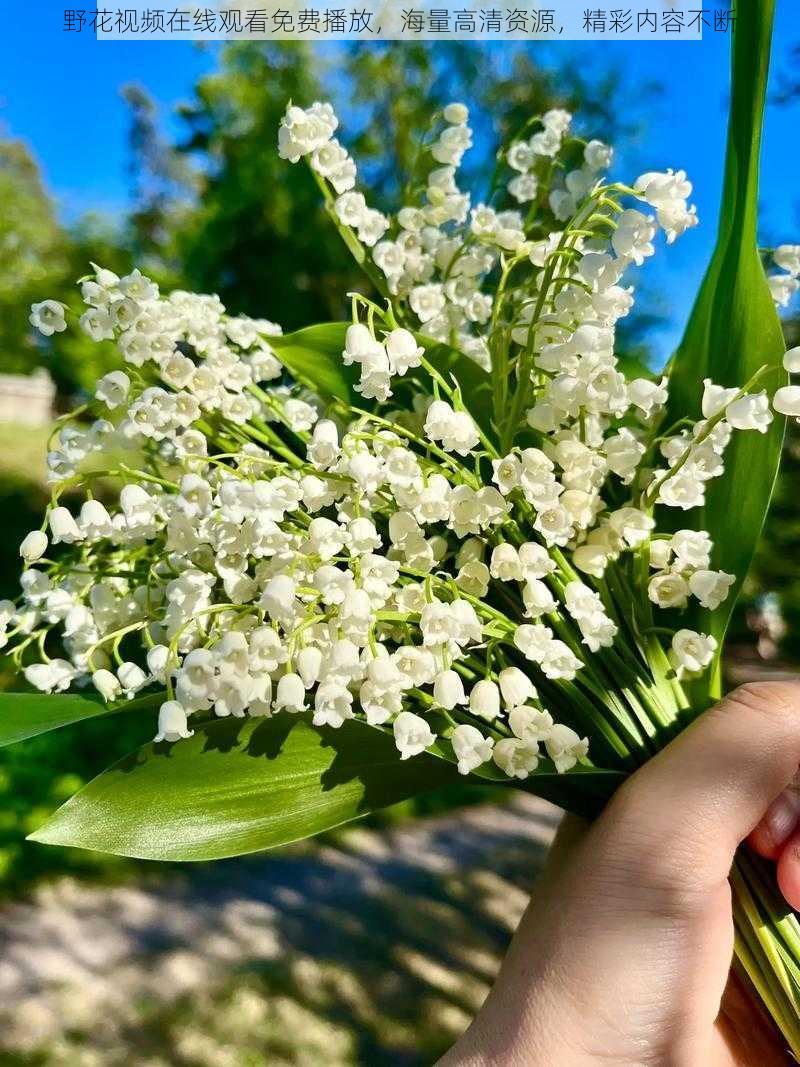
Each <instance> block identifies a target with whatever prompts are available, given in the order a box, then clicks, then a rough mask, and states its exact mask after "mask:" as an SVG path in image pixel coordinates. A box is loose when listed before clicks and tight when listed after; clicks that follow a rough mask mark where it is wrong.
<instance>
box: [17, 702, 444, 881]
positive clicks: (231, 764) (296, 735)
mask: <svg viewBox="0 0 800 1067" xmlns="http://www.w3.org/2000/svg"><path fill="white" fill-rule="evenodd" d="M456 780H458V773H457V771H456V770H455V768H454V767H453V766H452V765H451V764H450V763H447V762H446V761H444V760H441V759H436V758H435V757H434V756H428V755H421V756H418V757H416V758H414V759H411V760H407V761H401V760H400V759H399V757H398V754H397V750H396V748H395V745H394V741H393V739H392V737H391V736H390V735H389V734H387V733H384V732H383V731H381V730H378V729H375V728H374V727H371V726H367V725H366V724H364V723H360V722H355V721H352V720H351V721H350V722H346V723H345V724H344V725H343V726H342V727H341V729H339V730H332V729H330V728H322V729H317V728H315V727H312V726H311V725H310V724H309V722H308V719H307V718H306V717H305V716H292V715H279V716H276V717H275V718H270V719H238V720H225V721H219V720H218V721H216V722H213V723H208V724H205V725H203V726H200V727H198V729H197V731H196V733H195V736H194V737H193V738H191V739H189V740H185V741H179V742H177V743H176V744H174V745H168V744H159V745H152V744H151V745H145V746H144V747H142V748H141V749H139V750H138V751H137V752H135V753H133V754H132V755H131V756H129V757H127V758H126V759H124V760H122V761H121V762H119V763H117V764H116V765H115V766H113V767H112V768H110V769H109V770H107V771H105V772H104V773H103V774H101V775H100V776H99V777H98V778H95V779H94V781H92V782H90V783H89V784H88V785H87V786H86V787H85V788H84V789H82V790H81V791H80V792H79V793H77V794H76V795H75V796H74V797H73V798H72V799H71V800H69V801H68V802H67V803H66V804H64V805H63V807H61V808H60V809H59V810H58V811H57V812H56V813H55V815H54V816H53V817H52V818H51V819H50V820H49V821H48V822H47V823H45V824H44V826H43V827H41V828H40V829H39V830H37V831H36V833H34V834H33V835H32V837H31V839H32V840H34V841H40V842H43V843H46V844H52V845H73V846H77V847H79V848H87V849H93V850H95V851H100V852H111V853H114V854H116V855H121V856H134V857H138V858H142V859H153V860H211V859H221V858H222V857H225V856H237V855H241V854H243V853H248V852H257V851H259V850H260V849H266V848H272V847H274V846H276V845H283V844H287V843H289V842H291V841H299V840H301V839H302V838H306V837H310V836H312V835H313V834H317V833H320V832H321V831H323V830H329V829H331V828H332V827H334V826H339V825H340V824H342V823H346V822H349V821H350V820H352V819H356V818H358V817H359V816H361V815H364V814H366V813H367V812H370V811H374V810H376V809H378V808H382V807H385V806H386V805H388V804H394V803H396V802H397V801H400V800H405V799H407V798H408V797H412V796H415V795H417V794H419V793H424V792H427V791H428V790H431V789H436V788H438V787H439V786H442V785H445V784H446V783H448V782H453V781H456Z"/></svg>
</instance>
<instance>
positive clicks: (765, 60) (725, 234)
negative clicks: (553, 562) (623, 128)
mask: <svg viewBox="0 0 800 1067" xmlns="http://www.w3.org/2000/svg"><path fill="white" fill-rule="evenodd" d="M773 15H774V0H758V2H757V3H756V2H755V0H754V2H751V3H746V4H741V5H739V8H738V9H737V19H736V29H735V31H734V38H733V53H732V55H733V60H732V93H731V106H730V116H729V123H728V146H727V155H726V164H725V182H724V189H723V198H722V206H721V212H720V223H719V232H718V235H717V244H716V247H715V250H714V253H713V256H712V259H711V263H710V264H709V267H708V271H707V273H706V276H705V279H704V281H703V284H702V286H701V288H700V292H699V294H698V297H697V301H696V303H695V306H694V309H693V311H692V314H691V317H690V319H689V323H688V325H687V328H686V334H685V336H684V338H683V341H682V342H681V345H680V348H679V349H678V351H677V353H676V355H675V357H674V359H673V362H672V365H671V368H670V379H671V386H670V408H669V412H668V417H667V423H669V424H671V423H673V422H674V421H675V420H677V419H680V418H683V417H685V416H689V417H690V418H691V419H693V420H696V419H699V418H700V417H701V411H700V400H701V397H702V392H703V379H704V378H711V379H712V380H713V381H715V382H717V383H718V384H720V385H724V386H743V385H744V384H745V383H746V382H747V381H749V379H750V378H751V377H752V376H753V375H754V374H755V373H756V372H757V371H758V370H759V369H760V368H761V367H763V366H766V367H768V368H769V373H768V374H767V375H766V376H765V377H764V379H763V380H762V381H761V382H760V383H759V385H758V386H757V388H762V387H764V388H766V389H767V392H768V393H769V394H770V396H771V395H772V393H773V392H774V391H775V389H776V388H778V386H780V385H782V384H784V382H785V380H786V376H785V373H784V372H783V370H782V366H781V364H782V357H783V352H784V348H785V345H784V341H783V335H782V332H781V326H780V320H779V319H778V315H777V312H776V310H775V306H774V304H773V301H772V298H771V296H770V292H769V288H768V286H767V282H766V277H765V274H764V270H763V268H762V265H761V261H760V257H759V254H758V248H757V233H756V229H757V211H758V170H759V154H760V147H761V127H762V118H763V111H764V100H765V93H766V84H767V72H768V67H769V52H770V40H771V33H772V21H773ZM783 434H784V420H783V419H781V418H776V419H775V421H774V422H773V424H772V426H771V427H770V429H769V432H768V433H766V434H763V435H762V434H759V433H757V432H755V431H753V430H749V431H740V432H738V433H735V434H734V438H733V441H732V443H731V445H730V446H729V448H728V450H727V452H726V454H725V474H724V475H723V476H722V477H720V478H717V479H715V480H714V481H712V482H711V483H710V485H709V487H708V493H707V500H706V504H705V506H704V507H702V508H695V509H694V510H692V511H689V512H685V513H684V512H681V514H680V515H679V516H676V515H675V513H674V511H672V513H671V514H668V513H667V511H668V510H670V509H662V515H661V522H662V523H663V524H666V523H671V524H672V525H673V526H674V527H679V526H683V527H686V526H692V527H694V528H697V529H703V530H707V531H708V532H709V534H710V535H711V538H712V540H713V541H714V546H715V547H714V556H713V560H712V566H714V567H715V568H719V569H722V570H724V571H727V572H728V573H730V574H734V575H736V586H735V587H734V589H733V591H732V595H731V596H729V597H728V599H727V600H726V601H725V603H724V604H723V605H722V606H721V607H720V608H718V609H717V610H716V611H714V612H709V611H704V610H702V609H698V610H697V611H696V613H695V617H694V618H693V619H691V620H690V621H688V622H687V623H686V624H687V625H694V626H696V627H697V628H699V629H701V630H704V631H706V632H708V633H711V634H713V635H714V636H715V637H716V638H717V640H718V641H719V642H720V645H721V644H722V638H723V637H724V635H725V631H726V629H727V626H728V622H729V619H730V614H731V611H732V609H733V605H734V602H735V598H736V595H738V592H739V590H740V589H741V585H742V582H743V581H744V579H745V576H746V574H747V570H748V568H749V566H750V563H751V560H752V558H753V553H754V551H755V547H756V543H757V541H758V538H759V535H760V533H761V529H762V526H763V524H764V519H765V516H766V513H767V509H768V507H769V502H770V498H771V496H772V490H773V487H774V484H775V479H776V476H777V471H778V464H779V462H780V455H781V445H782V441H783ZM719 685H720V678H719V661H718V662H717V667H716V669H715V671H714V672H713V674H712V675H711V678H710V681H709V682H708V683H703V684H702V685H701V686H699V687H697V686H695V687H694V694H693V695H694V697H695V700H694V702H695V703H696V704H697V706H698V707H702V706H704V705H705V703H707V700H708V698H709V697H711V696H716V695H718V692H719Z"/></svg>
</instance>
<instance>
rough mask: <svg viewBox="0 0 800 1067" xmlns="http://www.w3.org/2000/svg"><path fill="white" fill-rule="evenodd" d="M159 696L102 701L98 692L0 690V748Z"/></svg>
mask: <svg viewBox="0 0 800 1067" xmlns="http://www.w3.org/2000/svg"><path fill="white" fill-rule="evenodd" d="M163 699H164V693H163V692H158V693H152V694H150V695H148V696H143V697H139V699H138V700H129V701H124V702H122V703H119V704H106V703H105V702H104V701H103V700H102V699H101V698H100V697H99V696H96V695H92V696H82V695H80V694H78V693H0V748H2V747H4V746H5V745H13V744H15V743H16V742H17V741H25V740H26V739H27V738H29V737H36V735H37V734H45V733H47V732H48V731H49V730H57V729H58V728H59V727H61V726H71V725H72V724H73V723H76V722H81V721H82V720H83V719H94V718H97V716H98V715H111V714H114V713H116V712H118V711H136V710H137V709H141V710H150V709H151V708H157V707H158V705H159V704H160V703H161V702H162V701H163Z"/></svg>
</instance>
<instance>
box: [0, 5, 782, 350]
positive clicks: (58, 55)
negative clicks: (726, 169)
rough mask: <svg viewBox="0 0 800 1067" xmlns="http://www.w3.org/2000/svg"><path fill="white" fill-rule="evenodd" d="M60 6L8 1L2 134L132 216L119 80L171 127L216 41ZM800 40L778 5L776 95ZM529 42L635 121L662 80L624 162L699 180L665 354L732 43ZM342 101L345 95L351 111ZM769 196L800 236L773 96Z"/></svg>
mask: <svg viewBox="0 0 800 1067" xmlns="http://www.w3.org/2000/svg"><path fill="white" fill-rule="evenodd" d="M86 6H87V7H89V6H91V5H86ZM711 6H713V5H711ZM62 12H63V4H61V3H59V2H57V0H40V2H38V3H37V4H36V5H35V11H34V10H31V8H30V7H28V5H23V4H14V5H12V6H10V7H9V8H8V9H7V10H6V13H5V15H6V17H5V20H4V26H3V31H4V32H3V34H2V35H1V36H0V131H1V132H2V134H3V135H6V136H8V135H9V134H10V135H13V136H16V137H20V138H22V139H24V140H25V141H26V142H27V143H28V144H29V145H30V146H31V147H32V149H33V151H34V152H35V154H36V156H37V158H38V159H39V160H40V162H41V165H42V168H43V173H44V176H45V181H46V183H47V186H48V188H49V190H50V191H51V192H52V194H53V195H54V196H55V198H56V200H57V203H58V205H59V210H60V212H61V214H62V216H63V217H64V218H65V219H73V218H75V217H76V216H77V215H79V214H80V213H82V212H84V211H87V210H92V211H101V212H106V213H109V214H112V215H120V214H122V213H123V212H124V211H125V209H126V207H127V203H128V180H127V174H126V161H127V141H126V138H127V130H128V114H127V109H126V107H125V105H124V104H123V102H122V100H121V99H120V95H119V89H120V86H121V85H123V84H125V83H126V82H128V81H138V82H141V83H142V84H143V85H144V86H145V87H146V88H147V89H148V90H149V91H150V93H151V94H152V95H153V96H154V97H155V98H156V100H157V101H158V102H159V103H160V104H161V105H162V114H163V116H164V118H165V120H166V122H167V125H168V126H169V122H170V118H169V114H170V108H171V106H172V105H174V104H175V103H177V102H178V101H180V100H181V99H186V98H188V97H189V96H190V94H191V88H192V85H193V84H194V82H195V81H196V79H197V77H198V76H199V75H201V74H203V73H204V72H207V71H210V70H213V68H214V66H215V63H216V55H217V48H216V46H212V47H210V48H209V49H207V50H205V51H200V50H198V49H197V48H196V47H195V46H194V45H192V44H191V43H190V42H150V43H148V42H105V43H102V44H98V43H97V42H96V41H95V40H94V39H93V38H92V37H91V36H90V35H89V34H86V33H84V34H82V35H76V34H72V35H67V34H64V33H63V32H62V31H61V21H62V15H61V13H62ZM797 44H800V14H798V8H797V4H796V0H778V16H777V24H776V31H775V43H774V49H773V66H772V85H773V90H775V89H777V88H778V87H779V85H780V84H781V81H782V79H784V78H785V77H787V76H788V75H789V74H790V68H791V61H790V51H791V48H792V46H794V45H797ZM318 47H321V48H326V47H333V48H335V47H338V46H335V45H333V46H325V45H322V46H318ZM489 47H491V48H494V49H498V50H501V49H503V48H508V47H510V46H508V45H503V44H494V45H491V46H489ZM529 47H530V48H532V49H533V50H534V53H535V54H536V56H537V58H538V59H540V61H541V62H542V63H544V64H547V65H552V64H557V63H558V62H559V61H560V60H563V59H564V58H565V55H566V54H567V50H570V51H571V54H572V55H573V56H575V57H577V58H578V60H579V62H581V63H582V64H584V65H585V67H586V69H587V71H589V72H591V71H592V70H597V71H598V73H599V72H600V71H602V70H604V69H607V67H608V65H609V64H612V65H615V66H618V67H619V68H620V69H621V70H622V71H623V72H624V74H625V77H626V84H627V86H628V91H627V93H626V97H625V99H626V100H627V105H625V102H624V101H623V105H624V106H629V107H630V109H631V111H632V113H633V114H634V115H637V116H638V115H641V114H642V110H643V108H642V103H641V101H640V100H639V98H638V95H639V94H638V88H639V87H641V86H642V85H643V84H645V83H646V82H650V81H652V80H655V81H656V82H659V83H660V84H661V85H662V87H663V92H662V93H661V94H660V95H658V96H656V97H655V98H649V99H648V100H647V103H646V105H645V107H644V113H645V117H646V121H647V128H646V133H645V136H644V137H643V138H642V140H641V141H640V142H639V143H635V144H628V145H620V146H618V166H617V171H618V173H619V175H620V176H625V177H628V178H632V177H635V176H636V175H637V174H638V173H640V172H641V171H642V170H650V169H661V168H664V167H667V166H673V167H676V168H677V167H683V168H685V169H686V170H687V171H688V173H689V176H690V178H691V179H692V180H693V181H694V184H695V197H694V199H695V201H696V203H697V206H698V211H699V214H700V218H701V223H702V225H701V226H700V227H698V228H697V229H696V230H694V231H692V232H690V233H689V234H687V235H686V236H685V237H684V238H683V239H682V240H681V241H679V242H678V244H677V245H675V246H673V247H672V248H669V249H666V250H663V251H662V252H661V254H660V255H659V256H658V257H656V260H657V261H653V262H652V266H651V267H650V268H649V282H650V283H651V288H654V289H656V290H657V291H658V292H659V293H663V294H664V301H665V304H666V306H668V307H669V308H670V310H671V312H672V315H671V319H670V323H669V326H668V327H667V328H666V329H664V330H662V331H660V333H659V334H658V335H657V336H656V337H654V338H653V340H654V342H655V344H656V346H657V348H658V350H659V351H660V352H661V353H662V354H664V355H666V354H667V353H668V351H669V350H670V348H671V346H672V345H673V344H674V342H675V340H676V338H677V337H678V336H679V335H680V332H681V329H682V326H683V322H684V320H685V317H686V315H687V313H688V310H689V306H690V303H691V299H692V295H693V294H694V292H695V291H696V287H697V283H698V280H699V278H700V276H701V275H702V272H703V269H704V267H705V263H706V262H707V258H708V255H709V251H710V247H711V244H712V243H713V238H714V232H715V226H716V214H717V207H718V203H719V189H720V177H721V167H722V158H723V148H724V138H725V109H726V99H727V89H728V61H729V60H728V47H729V41H728V38H727V36H726V35H723V34H707V36H706V39H705V40H704V41H702V42H700V43H672V42H667V43H661V42H652V43H650V42H629V43H625V42H604V43H602V44H600V43H598V44H593V43H571V42H559V43H557V44H552V45H546V46H545V45H538V44H532V45H530V46H529ZM498 58H500V57H498ZM335 102H336V101H335ZM344 103H345V102H344V101H340V102H339V104H340V107H341V108H342V110H343V109H344ZM265 195H268V190H265ZM761 200H762V211H761V231H762V241H763V243H779V242H781V241H800V103H799V102H795V103H793V104H791V105H787V106H782V107H778V106H776V105H774V104H771V105H770V108H769V113H768V116H767V122H766V131H765V143H764V153H763V167H762V186H761Z"/></svg>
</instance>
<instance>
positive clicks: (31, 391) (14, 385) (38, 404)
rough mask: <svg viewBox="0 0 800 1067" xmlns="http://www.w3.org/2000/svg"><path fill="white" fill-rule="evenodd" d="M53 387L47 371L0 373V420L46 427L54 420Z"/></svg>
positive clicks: (54, 390)
mask: <svg viewBox="0 0 800 1067" xmlns="http://www.w3.org/2000/svg"><path fill="white" fill-rule="evenodd" d="M55 395H56V388H55V385H54V384H53V379H52V378H51V377H50V375H49V374H48V373H47V371H46V370H43V369H41V368H40V369H39V370H37V371H35V372H34V373H33V374H29V375H24V374H0V422H14V423H17V424H19V425H22V426H46V425H47V424H48V423H49V422H51V421H52V419H53V402H54V400H55Z"/></svg>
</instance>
